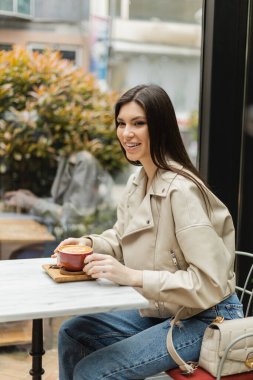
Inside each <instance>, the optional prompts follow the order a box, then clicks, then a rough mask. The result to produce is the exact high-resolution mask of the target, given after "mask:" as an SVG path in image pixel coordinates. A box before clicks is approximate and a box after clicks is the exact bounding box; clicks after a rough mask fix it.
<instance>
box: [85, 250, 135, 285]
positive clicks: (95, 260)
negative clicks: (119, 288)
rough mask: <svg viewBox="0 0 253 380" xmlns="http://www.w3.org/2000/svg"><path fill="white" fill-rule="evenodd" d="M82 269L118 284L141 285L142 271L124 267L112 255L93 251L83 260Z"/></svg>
mask: <svg viewBox="0 0 253 380" xmlns="http://www.w3.org/2000/svg"><path fill="white" fill-rule="evenodd" d="M84 264H85V266H84V269H83V271H84V272H85V273H87V274H88V275H90V276H91V277H92V278H106V279H107V280H110V281H113V282H116V283H117V284H119V285H129V286H138V287H142V271H140V270H135V269H131V268H128V267H126V266H125V265H123V264H121V263H120V262H119V261H118V260H116V259H115V258H114V257H112V256H109V255H103V254H101V253H93V254H91V255H88V256H87V257H86V258H85V260H84Z"/></svg>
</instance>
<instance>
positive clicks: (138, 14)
mask: <svg viewBox="0 0 253 380" xmlns="http://www.w3.org/2000/svg"><path fill="white" fill-rule="evenodd" d="M129 3H130V5H129V17H130V18H131V19H139V20H150V19H159V20H161V21H172V22H182V23H194V24H195V23H196V22H197V19H198V12H199V10H200V9H201V7H202V0H191V1H189V0H177V1H175V0H156V1H153V0H132V1H130V2H129Z"/></svg>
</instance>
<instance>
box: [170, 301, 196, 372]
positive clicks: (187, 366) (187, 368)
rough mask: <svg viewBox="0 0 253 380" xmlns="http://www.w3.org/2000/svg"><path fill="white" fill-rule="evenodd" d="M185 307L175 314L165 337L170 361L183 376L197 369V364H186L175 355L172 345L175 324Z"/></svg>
mask: <svg viewBox="0 0 253 380" xmlns="http://www.w3.org/2000/svg"><path fill="white" fill-rule="evenodd" d="M184 308H185V307H184V306H183V307H181V308H180V309H179V310H178V312H177V313H176V315H175V317H174V318H173V319H172V320H171V323H170V324H171V328H170V329H169V332H168V335H167V347H168V351H169V353H170V355H171V357H172V359H173V360H174V361H175V362H176V363H177V365H178V366H179V368H180V369H181V371H182V372H183V374H190V373H193V372H194V371H195V370H196V368H197V363H195V362H188V363H186V362H185V361H184V360H183V359H182V358H181V356H180V355H179V354H178V353H177V351H176V349H175V347H174V344H173V329H174V326H175V325H176V324H177V322H178V321H179V320H180V315H181V313H182V311H183V309H184Z"/></svg>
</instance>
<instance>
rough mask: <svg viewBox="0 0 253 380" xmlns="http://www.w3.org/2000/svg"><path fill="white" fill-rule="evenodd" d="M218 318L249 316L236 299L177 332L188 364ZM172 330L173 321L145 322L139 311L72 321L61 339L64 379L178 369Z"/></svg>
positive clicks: (121, 379) (122, 378)
mask: <svg viewBox="0 0 253 380" xmlns="http://www.w3.org/2000/svg"><path fill="white" fill-rule="evenodd" d="M218 315H222V316H223V317H224V318H225V319H235V318H242V317H243V311H242V305H241V304H240V302H239V300H238V298H237V296H236V295H235V294H233V295H232V296H230V297H229V298H227V299H226V300H225V301H222V302H221V303H219V304H218V305H216V306H214V307H212V308H210V309H208V310H206V311H203V312H201V313H200V314H197V315H195V316H194V317H191V318H189V319H186V320H183V321H182V323H180V325H179V326H176V327H175V328H174V331H173V342H174V346H175V348H176V350H177V351H178V353H179V355H180V356H182V358H183V359H184V360H185V361H189V360H192V361H198V358H199V353H200V347H201V342H202V337H203V334H204V331H205V329H206V327H207V325H208V324H209V323H210V322H212V321H213V319H215V317H216V316H218ZM169 328H170V320H169V319H160V318H148V317H141V316H140V314H139V312H138V311H137V310H131V311H119V312H112V313H100V314H92V315H85V316H79V317H74V318H73V319H70V320H67V321H65V322H64V323H63V324H62V326H61V328H60V331H59V339H58V353H59V374H60V380H101V379H110V380H126V379H145V378H146V377H148V376H151V375H155V374H157V373H159V372H162V371H165V370H167V369H171V368H175V367H176V366H177V365H176V364H175V362H174V361H173V359H172V358H171V356H170V355H169V353H168V351H167V347H166V337H167V333H168V330H169Z"/></svg>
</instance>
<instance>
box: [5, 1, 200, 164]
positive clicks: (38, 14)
mask: <svg viewBox="0 0 253 380" xmlns="http://www.w3.org/2000/svg"><path fill="white" fill-rule="evenodd" d="M201 13H202V0H191V1H188V0H177V1H175V0H156V2H154V1H153V0H75V2H73V1H71V0H0V49H5V50H6V49H11V47H12V45H13V44H17V45H22V46H25V47H26V48H28V49H30V50H38V51H43V50H44V49H46V48H51V49H54V50H59V51H60V52H61V54H62V56H63V58H67V59H70V60H72V61H73V62H74V63H75V64H76V65H77V66H81V67H83V68H84V69H85V70H88V71H91V72H93V73H94V74H95V75H96V76H97V78H98V80H99V82H100V84H101V87H102V88H105V89H107V88H110V89H113V90H116V91H119V92H121V91H123V90H125V89H127V88H130V87H132V86H135V85H136V84H140V83H151V82H152V83H156V84H158V85H161V86H162V87H163V88H165V90H167V91H168V93H169V95H170V97H171V99H172V102H173V104H174V106H175V109H176V113H177V116H178V121H179V125H180V128H181V131H182V135H183V138H184V140H185V143H186V145H187V146H188V148H189V152H190V155H191V157H192V160H193V161H196V144H195V145H194V146H192V145H191V144H192V137H191V136H189V135H190V134H191V133H189V131H188V129H189V128H188V127H189V124H190V123H191V115H192V114H193V113H195V114H196V112H197V110H198V106H199V87H200V55H201V54H200V51H201V29H202V26H201ZM190 145H191V146H190Z"/></svg>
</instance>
